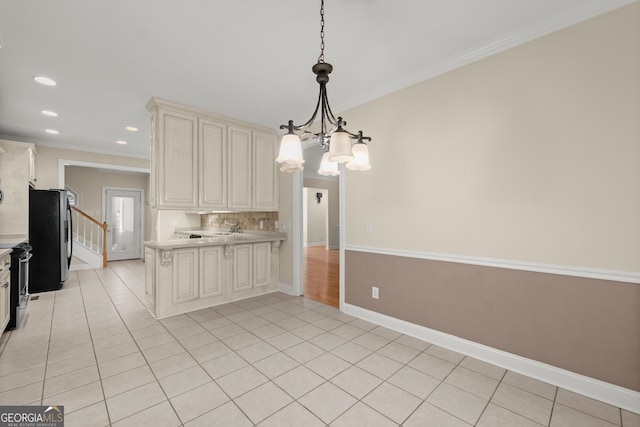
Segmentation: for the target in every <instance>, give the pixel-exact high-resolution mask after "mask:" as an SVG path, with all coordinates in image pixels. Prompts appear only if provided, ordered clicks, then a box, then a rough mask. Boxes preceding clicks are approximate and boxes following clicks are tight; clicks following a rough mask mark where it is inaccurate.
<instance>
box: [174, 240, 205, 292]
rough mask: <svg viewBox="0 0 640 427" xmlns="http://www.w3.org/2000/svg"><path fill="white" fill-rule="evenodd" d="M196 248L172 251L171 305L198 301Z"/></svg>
mask: <svg viewBox="0 0 640 427" xmlns="http://www.w3.org/2000/svg"><path fill="white" fill-rule="evenodd" d="M198 258H199V256H198V248H188V249H176V250H174V251H173V303H174V304H180V303H183V302H187V301H192V300H195V299H198V288H199V286H198V279H199V274H198V272H199V269H198Z"/></svg>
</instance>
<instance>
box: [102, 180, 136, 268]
mask: <svg viewBox="0 0 640 427" xmlns="http://www.w3.org/2000/svg"><path fill="white" fill-rule="evenodd" d="M105 200H106V215H105V217H106V221H107V225H108V228H107V260H108V261H117V260H123V259H134V258H140V256H141V255H140V254H141V251H140V248H141V247H142V239H141V233H142V222H141V217H142V216H141V207H142V191H140V190H122V189H109V188H107V189H105Z"/></svg>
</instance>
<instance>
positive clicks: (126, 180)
mask: <svg viewBox="0 0 640 427" xmlns="http://www.w3.org/2000/svg"><path fill="white" fill-rule="evenodd" d="M65 184H66V185H68V186H70V187H72V188H73V189H74V190H76V191H77V192H78V193H79V195H80V198H79V204H78V205H76V206H77V207H78V208H80V209H82V210H83V211H85V212H87V213H89V212H91V213H92V215H93V216H94V217H96V218H98V219H99V218H101V215H102V207H103V206H102V188H103V187H113V188H127V189H136V190H144V192H145V199H147V200H145V204H148V197H149V196H148V192H149V174H133V173H125V172H115V171H114V172H111V171H101V170H99V169H96V168H88V167H83V166H67V167H65Z"/></svg>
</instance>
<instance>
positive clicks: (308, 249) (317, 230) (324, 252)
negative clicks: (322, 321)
mask: <svg viewBox="0 0 640 427" xmlns="http://www.w3.org/2000/svg"><path fill="white" fill-rule="evenodd" d="M337 184H338V183H337V182H335V181H333V182H329V181H321V182H319V180H313V179H308V178H305V187H304V188H303V197H302V199H303V200H302V208H303V209H302V210H303V212H302V220H303V221H302V222H303V224H302V225H303V227H302V228H303V246H304V257H303V264H304V268H303V295H304V296H305V297H307V298H309V299H312V300H315V301H318V302H322V303H324V304H328V305H331V306H333V307H339V302H340V249H339V247H340V244H339V226H338V214H339V212H338V194H337V192H338V189H337V187H338V185H337ZM334 187H335V188H334Z"/></svg>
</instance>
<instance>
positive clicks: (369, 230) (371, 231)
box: [365, 224, 373, 234]
mask: <svg viewBox="0 0 640 427" xmlns="http://www.w3.org/2000/svg"><path fill="white" fill-rule="evenodd" d="M365 229H366V230H367V234H373V224H367V225H366V226H365Z"/></svg>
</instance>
